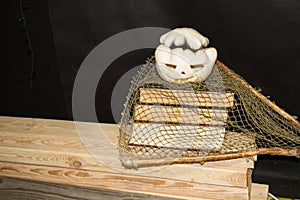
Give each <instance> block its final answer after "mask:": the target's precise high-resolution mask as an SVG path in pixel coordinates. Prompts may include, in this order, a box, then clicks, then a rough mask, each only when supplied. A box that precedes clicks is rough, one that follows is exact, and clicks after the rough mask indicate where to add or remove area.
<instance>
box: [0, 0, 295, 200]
mask: <svg viewBox="0 0 300 200" xmlns="http://www.w3.org/2000/svg"><path fill="white" fill-rule="evenodd" d="M22 12H23V13H24V16H25V22H26V25H27V26H26V28H24V27H25V26H24V20H19V19H20V18H22V14H21V13H22ZM0 17H1V18H0V25H1V28H0V33H1V34H0V37H1V38H0V44H1V55H0V58H1V61H0V62H1V76H0V78H1V79H0V84H1V87H0V95H1V98H0V114H1V115H11V116H28V117H40V118H57V119H68V120H72V110H71V105H72V99H71V95H72V87H73V82H74V79H75V76H76V73H77V71H78V69H79V67H80V64H81V63H82V61H83V60H84V58H85V57H86V56H87V55H88V53H89V52H90V51H91V50H92V49H93V48H94V47H95V46H96V45H98V44H99V43H101V42H102V41H103V40H105V39H106V38H108V37H110V36H113V35H114V34H117V33H119V32H121V31H126V30H129V29H132V28H138V27H149V26H151V27H164V28H175V27H178V26H189V27H193V28H195V29H197V30H198V31H199V32H201V33H203V34H204V35H205V36H208V37H209V38H210V41H211V46H214V47H216V48H217V50H218V59H219V60H221V61H222V62H223V63H225V64H226V65H227V66H229V67H230V68H232V69H234V70H235V71H236V72H237V73H238V74H240V75H242V76H243V77H244V78H245V79H246V80H247V81H248V82H249V83H250V84H251V85H252V86H255V87H260V88H262V90H263V93H264V94H265V95H266V96H267V95H270V96H271V99H272V100H274V101H276V103H277V104H278V105H279V106H281V107H283V108H284V109H285V110H286V111H287V112H289V113H290V114H292V115H300V104H299V101H300V95H299V93H298V92H299V89H300V80H299V74H300V61H299V53H300V39H299V36H300V1H297V0H286V1H284V0H268V1H266V0H262V1H258V0H257V1H253V0H251V1H250V0H244V1H237V0H217V1H209V0H205V1H197V0H195V1H187V0H186V1H182V0H181V1H174V0H173V1H171V0H168V1H167V0H165V1H161V0H151V1H150V0H148V1H146V0H140V1H138V0H136V1H134V0H128V1H121V0H110V1H100V0H86V1H85V0H72V1H71V0H69V1H68V0H50V1H46V0H23V1H18V0H12V1H3V2H2V5H1V12H0ZM26 31H27V32H28V34H29V38H30V42H31V46H32V52H30V48H29V43H28V41H27V39H28V38H27V36H26ZM153 51H154V50H153V49H144V50H138V51H134V52H131V53H128V54H126V55H123V56H122V57H120V58H119V59H117V60H116V61H115V62H113V63H112V65H111V66H110V67H109V68H108V69H107V70H106V72H105V76H104V77H103V78H101V80H100V83H99V86H98V87H99V88H100V87H101V90H100V89H99V90H98V91H97V94H96V110H97V113H98V117H99V121H100V122H114V119H113V117H112V113H111V109H110V102H111V93H112V90H113V87H114V85H115V84H116V82H117V80H118V79H119V78H120V77H121V76H122V74H124V73H125V72H126V71H128V70H129V69H131V68H132V67H133V66H137V65H140V64H142V63H144V61H145V59H146V58H147V57H148V56H150V55H151V54H153ZM32 57H33V60H32ZM32 62H33V63H34V65H33V67H32ZM299 171H300V164H299V160H297V159H296V158H285V157H270V156H264V157H260V158H259V162H257V164H256V169H255V171H254V175H253V181H255V182H261V183H268V184H270V190H271V192H272V193H274V194H277V195H281V196H290V197H300V191H299V187H300V172H299Z"/></svg>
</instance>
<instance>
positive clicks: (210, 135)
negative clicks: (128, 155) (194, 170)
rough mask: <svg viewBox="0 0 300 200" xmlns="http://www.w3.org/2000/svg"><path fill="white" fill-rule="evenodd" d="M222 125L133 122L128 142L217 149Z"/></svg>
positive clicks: (220, 144)
mask: <svg viewBox="0 0 300 200" xmlns="http://www.w3.org/2000/svg"><path fill="white" fill-rule="evenodd" d="M224 135H225V128H224V127H213V126H194V125H169V124H143V123H135V124H134V125H133V130H132V134H131V139H130V141H129V143H130V144H135V145H150V146H156V147H168V148H177V149H195V150H218V149H220V148H221V146H222V142H223V139H224Z"/></svg>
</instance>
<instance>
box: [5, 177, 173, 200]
mask: <svg viewBox="0 0 300 200" xmlns="http://www.w3.org/2000/svg"><path fill="white" fill-rule="evenodd" d="M0 182H1V184H0V194H1V197H0V199H5V200H83V199H86V200H87V199H88V200H99V199H102V200H107V199H109V200H121V199H123V200H125V199H127V200H129V199H136V200H138V199H139V200H141V199H143V200H144V199H145V200H171V199H172V200H175V198H168V197H160V196H153V195H146V194H136V193H133V192H121V191H118V190H109V189H101V188H98V189H95V188H89V187H79V186H74V185H69V184H57V183H49V182H41V181H33V180H30V179H19V178H9V177H0ZM176 199H177V198H176Z"/></svg>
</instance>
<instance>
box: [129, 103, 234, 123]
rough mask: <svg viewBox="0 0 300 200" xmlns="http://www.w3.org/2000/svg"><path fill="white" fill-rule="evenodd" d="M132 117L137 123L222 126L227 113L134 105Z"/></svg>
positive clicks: (202, 109)
mask: <svg viewBox="0 0 300 200" xmlns="http://www.w3.org/2000/svg"><path fill="white" fill-rule="evenodd" d="M133 116H134V120H135V121H139V122H143V121H144V122H162V123H188V124H211V125H224V124H225V123H224V122H225V121H226V119H227V117H228V112H227V110H213V109H205V108H184V107H174V106H158V105H135V107H134V115H133Z"/></svg>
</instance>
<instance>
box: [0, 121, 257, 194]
mask: <svg viewBox="0 0 300 200" xmlns="http://www.w3.org/2000/svg"><path fill="white" fill-rule="evenodd" d="M92 125H95V124H94V123H84V126H86V127H90V126H92ZM97 125H98V126H99V127H101V130H103V132H104V133H105V138H106V139H107V140H108V141H109V142H110V143H111V145H112V146H113V147H114V149H113V150H114V151H116V152H115V153H117V148H116V145H117V135H118V127H117V126H116V125H113V124H97ZM77 128H78V127H77ZM93 134H99V133H96V132H95V133H92V132H89V136H93ZM81 135H82V134H81ZM87 141H88V140H85V142H87ZM90 141H91V142H90V143H89V144H83V143H82V142H81V140H80V137H79V135H78V130H77V129H76V127H75V124H74V122H72V121H62V120H46V119H32V118H15V117H0V161H1V164H0V175H1V176H9V177H20V178H26V179H32V180H38V181H46V182H53V183H56V182H57V183H64V184H73V185H79V186H88V187H89V186H91V187H95V188H104V189H114V190H120V191H127V192H134V193H143V194H151V195H158V196H168V197H178V198H184V195H188V197H187V198H188V199H192V198H195V199H196V198H199V199H201V198H204V199H205V198H206V199H207V198H208V199H209V198H210V197H213V196H214V195H216V193H219V194H220V191H222V195H221V196H222V197H228V198H229V197H230V199H232V198H236V199H247V196H248V195H249V188H250V187H249V182H248V181H247V179H248V178H249V176H250V174H249V173H248V168H253V166H254V161H253V160H246V159H236V160H229V161H218V162H214V163H205V164H204V165H202V166H201V165H200V164H190V165H172V166H165V167H151V168H147V169H139V170H126V169H124V168H123V167H122V166H121V164H120V161H119V160H118V158H117V157H111V156H110V154H109V153H107V152H106V150H107V149H110V148H111V147H105V146H101V145H102V144H104V143H101V141H94V140H93V138H90ZM90 149H97V150H99V152H100V154H99V155H98V156H93V155H91V153H90V152H91V151H90ZM108 152H109V151H108ZM99 158H100V160H99ZM106 161H107V162H109V163H106ZM156 183H157V184H156ZM217 191H219V192H217ZM224 195H225V196H224ZM226 195H227V196H226ZM231 197H232V198H231Z"/></svg>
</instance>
